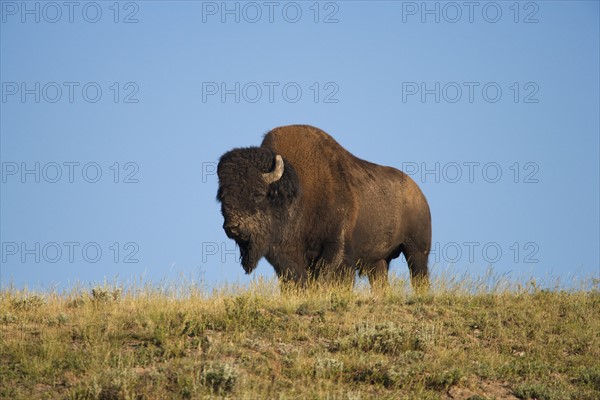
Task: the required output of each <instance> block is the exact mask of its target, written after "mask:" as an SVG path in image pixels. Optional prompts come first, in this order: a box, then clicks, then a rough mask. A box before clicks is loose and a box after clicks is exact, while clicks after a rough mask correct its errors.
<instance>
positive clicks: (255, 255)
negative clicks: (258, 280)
mask: <svg viewBox="0 0 600 400" xmlns="http://www.w3.org/2000/svg"><path fill="white" fill-rule="evenodd" d="M235 242H236V243H237V245H238V246H239V248H240V260H241V261H242V267H243V268H244V271H245V272H246V273H247V274H249V273H251V272H252V271H254V270H255V269H256V266H257V264H258V261H259V260H260V259H261V258H262V257H263V256H264V254H265V252H264V250H263V247H264V246H260V241H259V240H256V239H254V240H241V239H236V241H235ZM257 242H258V243H257Z"/></svg>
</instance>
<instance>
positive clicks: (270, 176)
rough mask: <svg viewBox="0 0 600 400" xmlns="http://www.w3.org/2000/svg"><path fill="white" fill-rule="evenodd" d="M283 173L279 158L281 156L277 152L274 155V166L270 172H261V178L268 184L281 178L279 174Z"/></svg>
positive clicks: (281, 160) (281, 162) (281, 161)
mask: <svg viewBox="0 0 600 400" xmlns="http://www.w3.org/2000/svg"><path fill="white" fill-rule="evenodd" d="M282 175H283V159H282V158H281V156H280V155H279V154H277V155H276V156H275V168H274V169H273V171H272V172H267V173H266V174H262V176H263V179H264V180H265V182H267V183H268V184H271V183H273V182H277V181H278V180H279V179H281V176H282Z"/></svg>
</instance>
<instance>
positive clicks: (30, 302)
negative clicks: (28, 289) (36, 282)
mask: <svg viewBox="0 0 600 400" xmlns="http://www.w3.org/2000/svg"><path fill="white" fill-rule="evenodd" d="M44 304H46V299H44V298H43V297H41V296H38V295H36V294H32V295H27V296H22V297H18V298H15V299H13V300H12V306H13V307H14V308H15V309H16V310H23V311H29V310H35V309H36V308H40V307H42V306H43V305H44Z"/></svg>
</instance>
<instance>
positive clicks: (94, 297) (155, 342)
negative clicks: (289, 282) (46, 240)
mask: <svg viewBox="0 0 600 400" xmlns="http://www.w3.org/2000/svg"><path fill="white" fill-rule="evenodd" d="M594 285H595V286H594V287H593V288H592V289H591V290H585V291H584V290H572V291H563V290H551V291H548V290H540V289H538V288H536V286H535V284H530V285H527V287H512V288H504V289H502V288H500V287H499V286H498V287H495V288H493V289H483V288H480V287H474V286H473V285H471V286H469V285H456V284H452V285H449V284H443V283H442V282H436V283H434V285H433V289H432V291H431V293H430V294H428V295H422V296H416V295H414V294H413V293H412V291H411V290H410V288H409V287H408V285H407V284H406V282H403V281H399V280H396V281H395V282H393V284H392V285H391V288H390V290H389V291H387V292H385V293H376V294H372V293H370V291H369V290H368V289H364V288H363V289H355V290H354V291H345V290H342V289H332V288H318V289H311V290H308V291H305V292H299V293H288V294H286V295H284V296H282V295H280V294H279V292H278V290H277V286H276V284H274V283H258V284H256V285H255V286H253V287H252V288H249V289H248V288H246V289H239V288H238V289H223V290H220V291H218V292H213V293H210V294H206V293H202V292H201V291H200V290H198V289H196V288H194V287H192V286H189V287H184V288H178V289H173V290H167V289H164V288H163V289H161V288H152V287H145V288H130V289H127V290H122V289H118V288H114V287H110V286H104V287H97V288H94V289H93V290H90V291H82V290H76V291H74V292H73V293H70V294H62V295H58V294H47V295H39V294H35V293H29V292H22V291H18V290H15V289H9V290H5V291H3V292H1V293H0V398H4V399H21V398H22V399H45V398H49V399H53V398H67V399H88V398H89V399H172V398H174V399H197V398H198V399H200V398H219V397H225V398H232V399H370V398H376V399H385V398H389V399H402V398H407V399H471V400H475V399H479V400H481V399H578V400H579V399H590V400H591V399H594V400H597V399H600V292H599V291H598V283H597V282H594Z"/></svg>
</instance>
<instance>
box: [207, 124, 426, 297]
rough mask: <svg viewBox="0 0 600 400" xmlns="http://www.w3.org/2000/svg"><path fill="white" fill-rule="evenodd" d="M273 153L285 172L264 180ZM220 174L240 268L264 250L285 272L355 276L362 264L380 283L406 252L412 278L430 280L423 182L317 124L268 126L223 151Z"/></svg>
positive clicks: (295, 277) (295, 276)
mask: <svg viewBox="0 0 600 400" xmlns="http://www.w3.org/2000/svg"><path fill="white" fill-rule="evenodd" d="M277 154H279V155H281V156H282V158H283V161H284V165H285V169H284V173H283V176H282V177H281V179H279V180H278V181H276V182H273V183H271V184H267V183H266V182H264V180H263V179H262V174H263V173H265V172H269V171H272V170H273V169H274V165H275V156H276V155H277ZM218 175H219V193H218V196H217V197H218V199H219V200H220V201H221V203H222V213H223V216H224V218H225V224H224V228H225V231H226V232H227V234H228V236H229V237H231V238H233V239H235V240H236V242H237V243H238V245H240V250H241V253H242V264H243V266H244V268H245V270H246V272H248V273H249V272H251V271H252V270H253V269H254V268H255V267H256V263H257V262H258V260H259V259H260V258H261V257H263V256H264V257H266V258H267V260H268V261H269V262H270V263H271V264H272V265H273V267H274V268H275V271H276V272H277V274H278V275H279V276H280V278H282V279H283V280H285V281H292V282H295V283H299V284H304V283H306V282H307V280H308V279H310V278H314V279H317V278H319V277H325V278H327V279H335V280H345V281H348V282H352V281H353V279H354V274H355V272H356V270H357V269H358V270H359V272H360V273H361V274H366V275H367V276H368V277H369V280H370V282H371V284H372V285H374V284H385V282H387V272H388V268H389V263H390V261H391V260H392V259H394V258H396V257H398V256H399V255H400V254H401V253H403V254H404V256H405V257H406V259H407V262H408V265H409V269H410V272H411V277H412V281H413V284H415V285H421V284H425V285H426V284H427V283H428V271H427V259H428V255H429V250H430V245H431V218H430V213H429V206H428V204H427V201H426V199H425V197H424V196H423V193H422V192H421V190H420V189H419V188H418V186H417V185H416V183H415V182H414V181H413V180H412V179H411V178H410V177H409V176H407V175H406V174H404V173H403V172H401V171H399V170H397V169H394V168H391V167H383V166H380V165H377V164H373V163H370V162H368V161H364V160H361V159H359V158H357V157H355V156H353V155H352V154H351V153H349V152H348V151H347V150H345V149H344V148H343V147H342V146H340V145H339V144H338V143H337V142H336V141H335V140H334V139H333V138H332V137H331V136H329V135H328V134H327V133H325V132H323V131H322V130H320V129H318V128H315V127H311V126H306V125H292V126H284V127H280V128H276V129H273V130H272V131H270V132H269V133H267V134H266V135H265V138H264V140H263V142H262V145H261V147H260V148H256V147H255V148H247V149H234V150H232V151H230V152H228V153H226V154H225V155H223V157H222V158H221V161H220V162H219V168H218ZM321 279H322V278H321Z"/></svg>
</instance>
